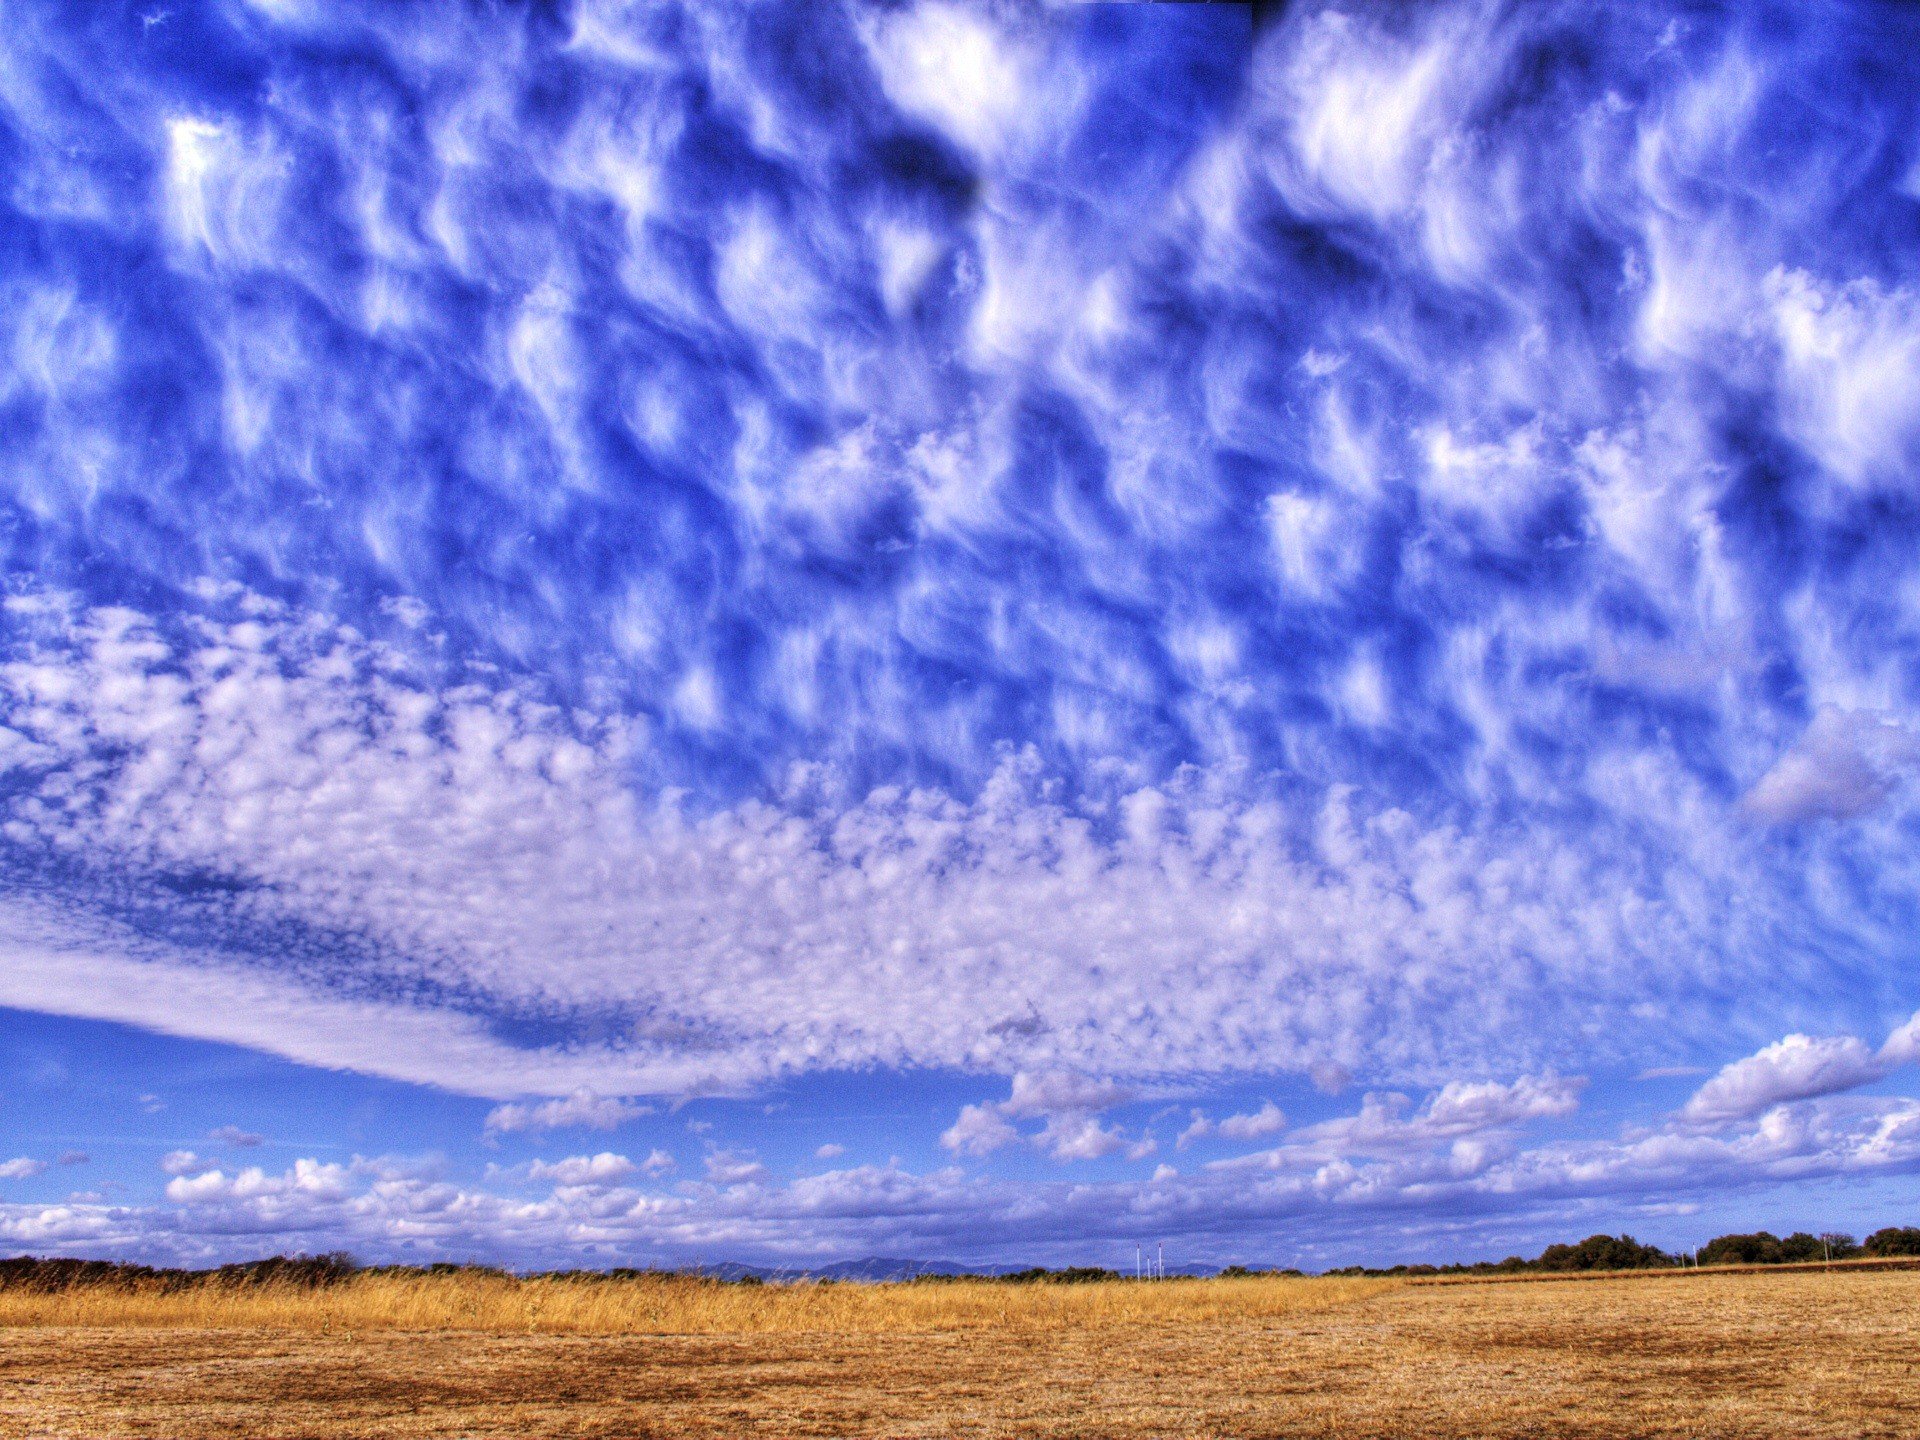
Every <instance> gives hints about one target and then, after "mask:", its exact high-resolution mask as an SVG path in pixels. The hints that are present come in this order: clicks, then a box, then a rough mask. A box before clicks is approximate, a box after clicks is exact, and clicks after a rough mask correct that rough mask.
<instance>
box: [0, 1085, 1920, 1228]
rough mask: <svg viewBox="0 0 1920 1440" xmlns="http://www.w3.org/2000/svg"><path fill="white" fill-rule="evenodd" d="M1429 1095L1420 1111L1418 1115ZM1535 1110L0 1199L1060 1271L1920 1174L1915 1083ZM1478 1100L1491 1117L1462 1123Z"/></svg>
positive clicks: (178, 1222)
mask: <svg viewBox="0 0 1920 1440" xmlns="http://www.w3.org/2000/svg"><path fill="white" fill-rule="evenodd" d="M1432 1098H1433V1097H1429V1103H1428V1104H1425V1105H1423V1106H1422V1107H1420V1112H1419V1113H1422V1114H1427V1115H1431V1113H1432V1110H1433V1108H1434V1107H1433V1105H1432V1103H1431V1101H1432ZM1396 1108H1398V1109H1399V1110H1400V1112H1401V1113H1400V1119H1399V1120H1398V1121H1397V1122H1391V1123H1398V1124H1400V1125H1401V1126H1402V1127H1403V1129H1402V1133H1401V1134H1400V1135H1399V1136H1397V1137H1395V1140H1394V1143H1393V1144H1391V1145H1390V1146H1383V1145H1381V1144H1380V1143H1379V1142H1378V1138H1377V1137H1378V1135H1379V1133H1380V1131H1381V1129H1382V1128H1383V1125H1384V1124H1386V1123H1389V1121H1383V1120H1382V1118H1381V1117H1382V1115H1383V1114H1386V1115H1388V1116H1389V1117H1390V1116H1391V1113H1392V1112H1393V1111H1394V1110H1395V1109H1396ZM1530 1109H1538V1104H1537V1103H1534V1102H1516V1103H1515V1104H1512V1105H1508V1106H1506V1107H1497V1106H1495V1107H1489V1106H1485V1105H1479V1106H1474V1107H1470V1109H1469V1110H1468V1111H1460V1112H1456V1113H1455V1115H1454V1116H1453V1118H1451V1119H1447V1120H1443V1121H1435V1122H1433V1123H1431V1124H1429V1125H1427V1126H1426V1127H1425V1128H1424V1131H1423V1132H1422V1133H1421V1134H1420V1135H1419V1136H1418V1139H1417V1143H1415V1142H1414V1140H1413V1139H1411V1138H1410V1136H1409V1134H1408V1133H1407V1131H1406V1129H1405V1127H1406V1126H1407V1125H1408V1124H1409V1123H1410V1121H1411V1119H1412V1117H1410V1116H1408V1115H1407V1114H1406V1107H1395V1106H1394V1105H1392V1104H1390V1103H1383V1102H1381V1101H1380V1100H1379V1099H1378V1097H1374V1098H1370V1099H1369V1100H1368V1101H1367V1102H1366V1103H1364V1104H1363V1106H1362V1109H1361V1111H1360V1112H1359V1114H1358V1115H1357V1116H1353V1117H1348V1120H1347V1121H1346V1122H1344V1123H1345V1124H1346V1126H1347V1132H1346V1133H1348V1134H1350V1135H1351V1136H1352V1137H1353V1143H1351V1144H1346V1143H1341V1142H1340V1141H1339V1140H1338V1138H1337V1132H1336V1130H1335V1129H1333V1128H1327V1129H1322V1130H1320V1131H1319V1139H1320V1141H1321V1143H1320V1144H1319V1145H1318V1146H1317V1147H1316V1148H1315V1150H1314V1152H1313V1153H1308V1152H1307V1151H1306V1150H1299V1151H1295V1152H1294V1153H1293V1154H1292V1156H1291V1157H1290V1158H1289V1159H1288V1160H1287V1161H1286V1162H1285V1163H1272V1164H1259V1165H1246V1164H1241V1165H1225V1166H1222V1165H1214V1166H1208V1167H1204V1168H1202V1169H1201V1170H1199V1171H1197V1172H1195V1173H1193V1174H1191V1175H1182V1174H1180V1173H1179V1172H1177V1171H1176V1170H1175V1169H1174V1168H1173V1167H1171V1166H1167V1165H1161V1166H1159V1167H1158V1168H1157V1169H1156V1170H1155V1171H1154V1173H1153V1175H1152V1177H1151V1178H1142V1179H1131V1180H1118V1181H1104V1182H1095V1183H1089V1182H1085V1181H1076V1182H1072V1183H1067V1182H1047V1181H1038V1182H1036V1181H1018V1180H993V1179H986V1178H982V1177H979V1176H974V1175H969V1174H967V1173H965V1172H964V1171H962V1170H959V1169H944V1170H934V1171H930V1172H927V1173H915V1172H912V1171H909V1170H905V1169H902V1168H900V1167H899V1166H898V1165H897V1164H889V1165H885V1166H873V1165H861V1166H853V1167H849V1168H846V1169H840V1170H834V1171H830V1172H827V1173H825V1174H820V1175H811V1176H805V1177H802V1178H799V1179H795V1180H792V1181H788V1182H784V1183H781V1182H775V1181H774V1180H773V1179H772V1178H771V1177H770V1176H768V1174H767V1173H766V1172H765V1170H764V1169H763V1168H762V1167H760V1166H758V1165H757V1164H756V1163H755V1162H753V1161H752V1160H751V1158H750V1157H746V1156H743V1155H740V1154H737V1153H730V1152H723V1151H715V1152H713V1153H712V1154H711V1155H710V1156H709V1163H708V1171H709V1173H708V1174H707V1176H706V1177H705V1178H704V1179H700V1180H685V1181H680V1182H678V1183H675V1184H672V1185H671V1186H670V1187H669V1188H659V1187H658V1186H656V1185H648V1184H645V1183H634V1182H637V1181H641V1180H642V1176H641V1174H640V1173H639V1172H642V1171H644V1170H645V1169H646V1168H647V1167H645V1166H639V1167H636V1166H633V1165H632V1164H631V1162H626V1161H624V1160H623V1159H622V1157H619V1156H605V1155H602V1156H575V1157H570V1158H569V1159H567V1160H563V1161H560V1162H556V1163H554V1164H552V1165H547V1166H545V1167H544V1168H543V1169H542V1170H541V1172H540V1174H539V1176H538V1177H537V1178H539V1179H542V1180H551V1181H553V1182H554V1186H553V1189H552V1190H551V1192H550V1193H549V1194H548V1195H546V1196H545V1197H544V1198H542V1199H539V1200H532V1201H529V1200H527V1199H525V1198H521V1197H520V1196H516V1195H513V1194H510V1193H501V1192H500V1191H499V1190H496V1189H494V1188H489V1187H488V1186H487V1185H485V1184H470V1183H461V1182H456V1181H453V1180H449V1179H447V1178H445V1177H444V1176H442V1175H440V1174H436V1173H432V1172H428V1171H423V1170H422V1169H421V1168H420V1167H418V1166H415V1165H411V1164H407V1163H401V1162H395V1161H392V1160H382V1159H364V1158H356V1159H354V1160H352V1161H351V1162H349V1163H347V1164H344V1165H339V1164H326V1163H322V1162H319V1161H316V1160H311V1159H301V1160H299V1161H297V1162H296V1163H295V1164H294V1165H293V1166H291V1167H290V1168H288V1169H287V1170H285V1171H283V1172H278V1173H272V1172H268V1171H265V1170H262V1169H258V1168H250V1169H246V1170H243V1171H241V1172H240V1173H239V1174H237V1175H228V1174H226V1173H224V1172H222V1171H219V1170H211V1171H204V1172H201V1173H200V1174H199V1175H196V1176H191V1177H177V1178H175V1179H174V1180H173V1181H171V1182H170V1183H169V1186H168V1190H167V1194H166V1196H165V1198H164V1201H163V1202H156V1203H139V1204H125V1203H122V1204H106V1203H102V1202H98V1201H76V1200H70V1201H68V1202H66V1203H63V1204H59V1205H33V1204H24V1203H17V1202H8V1203H5V1204H0V1239H4V1240H5V1241H6V1243H8V1244H11V1245H18V1246H23V1247H27V1248H32V1249H59V1250H61V1251H63V1252H64V1253H76V1254H106V1255H111V1254H125V1253H128V1252H129V1251H138V1252H139V1253H146V1254H153V1255H156V1256H166V1257H170V1258H175V1259H181V1260H190V1261H201V1262H205V1261H208V1260H215V1259H227V1258H234V1257H235V1256H236V1255H239V1254H242V1253H258V1251H259V1249H261V1248H263V1247H270V1248H274V1249H280V1250H295V1249H306V1250H309V1251H317V1250H331V1249H341V1248H345V1249H351V1250H352V1251H354V1252H355V1253H356V1254H360V1255H363V1256H366V1257H367V1258H370V1259H383V1260H384V1259H398V1258H412V1259H415V1260H423V1259H433V1258H460V1259H472V1258H475V1257H485V1258H489V1259H492V1260H495V1261H498V1262H501V1263H509V1264H519V1265H541V1264H554V1263H568V1264H578V1263H581V1262H582V1261H583V1260H584V1261H586V1262H587V1263H601V1264H607V1265H615V1264H653V1265H676V1264H690V1263H695V1262H701V1261H711V1259H712V1258H713V1256H715V1255H716V1254H725V1255H728V1256H733V1257H738V1258H741V1259H747V1260H753V1261H759V1262H765V1263H776V1264H783V1263H784V1264H804V1263H811V1262H820V1261H827V1260H834V1259H842V1258H847V1257H850V1256H855V1255H866V1254H904V1255H916V1254H917V1255H940V1256H952V1257H954V1258H957V1259H963V1260H982V1261H1002V1262H1004V1261H1008V1260H1013V1261H1022V1262H1032V1261H1042V1262H1046V1263H1054V1264H1062V1263H1074V1262H1080V1263H1084V1262H1086V1261H1088V1260H1089V1259H1097V1258H1102V1257H1103V1256H1104V1255H1105V1254H1106V1253H1107V1251H1106V1250H1103V1249H1102V1248H1101V1247H1103V1246H1110V1247H1116V1248H1117V1247H1119V1246H1121V1245H1124V1244H1126V1243H1127V1242H1130V1241H1132V1240H1136V1239H1138V1240H1165V1241H1167V1242H1168V1244H1169V1246H1170V1248H1171V1247H1173V1246H1178V1247H1179V1253H1180V1254H1181V1255H1182V1257H1183V1258H1185V1259H1188V1260H1192V1261H1197V1262H1199V1263H1214V1264H1220V1263H1225V1262H1226V1261H1228V1260H1234V1259H1240V1260H1244V1259H1246V1258H1247V1257H1248V1256H1249V1255H1253V1256H1256V1257H1266V1258H1270V1259H1272V1260H1274V1261H1290V1262H1294V1263H1305V1264H1338V1263H1346V1262H1348V1261H1351V1260H1354V1259H1358V1258H1368V1257H1374V1258H1377V1257H1378V1256H1379V1255H1380V1254H1381V1253H1382V1252H1383V1251H1386V1252H1387V1253H1392V1252H1395V1251H1404V1250H1405V1249H1406V1248H1407V1247H1408V1246H1410V1245H1411V1246H1421V1247H1425V1246H1426V1245H1427V1244H1429V1243H1436V1244H1442V1245H1444V1247H1446V1250H1447V1253H1449V1254H1453V1255H1459V1254H1464V1253H1473V1251H1474V1247H1476V1246H1480V1247H1482V1249H1483V1251H1484V1252H1485V1253H1499V1252H1498V1251H1497V1250H1495V1249H1493V1247H1494V1246H1495V1245H1499V1244H1507V1243H1508V1241H1507V1239H1506V1238H1505V1237H1509V1236H1511V1235H1512V1234H1513V1233H1515V1231H1516V1229H1520V1230H1529V1231H1530V1232H1532V1233H1537V1234H1541V1235H1543V1236H1549V1237H1550V1236H1551V1235H1552V1234H1555V1233H1563V1231H1564V1225H1565V1223H1566V1217H1567V1215H1568V1214H1569V1213H1570V1212H1569V1207H1573V1209H1574V1211H1575V1212H1581V1211H1582V1210H1583V1208H1584V1210H1591V1209H1592V1208H1593V1207H1594V1206H1596V1205H1605V1206H1612V1207H1616V1208H1617V1207H1618V1206H1619V1205H1621V1204H1628V1205H1634V1206H1654V1207H1667V1211H1668V1212H1669V1213H1670V1212H1671V1210H1672V1207H1675V1206H1683V1207H1684V1206H1686V1205H1690V1204H1692V1203H1695V1202H1697V1201H1698V1200H1699V1199H1700V1198H1701V1197H1702V1196H1704V1195H1708V1194H1710V1193H1712V1192H1714V1191H1717V1190H1723V1189H1726V1188H1728V1187H1741V1188H1743V1189H1760V1190H1765V1189H1768V1188H1770V1187H1778V1186H1781V1185H1787V1184H1792V1183H1796V1182H1803V1181H1808V1180H1815V1179H1823V1178H1827V1179H1831V1178H1847V1179H1856V1180H1864V1179H1870V1178H1875V1177H1890V1176H1899V1175H1908V1174H1912V1173H1913V1172H1914V1171H1915V1170H1916V1168H1920V1103H1916V1102H1915V1101H1913V1100H1910V1099H1860V1098H1855V1097H1847V1096H1827V1097H1824V1098H1811V1099H1804V1100H1800V1101H1795V1102H1791V1103H1784V1104H1779V1105H1775V1106H1774V1107H1772V1108H1771V1109H1769V1110H1767V1111H1766V1112H1765V1113H1764V1114H1762V1115H1760V1116H1759V1117H1757V1118H1752V1119H1749V1120H1746V1121H1739V1122H1731V1123H1728V1124H1726V1125H1724V1126H1721V1127H1719V1128H1718V1129H1716V1130H1713V1131H1711V1132H1708V1131H1704V1130H1702V1129H1700V1128H1699V1127H1697V1126H1694V1125H1691V1124H1690V1123H1687V1122H1686V1121H1685V1120H1684V1119H1683V1118H1681V1117H1680V1116H1676V1117H1674V1118H1673V1119H1672V1120H1671V1121H1670V1122H1669V1123H1667V1124H1664V1125H1660V1126H1657V1127H1654V1128H1651V1129H1645V1128H1642V1129H1636V1130H1630V1131H1628V1132H1627V1133H1624V1134H1622V1135H1621V1136H1619V1137H1618V1138H1614V1139H1601V1140H1549V1141H1545V1142H1542V1143H1535V1144H1531V1145H1522V1144H1519V1143H1517V1140H1516V1136H1515V1133H1514V1132H1515V1128H1516V1127H1515V1126H1514V1125H1511V1124H1509V1125H1504V1126H1503V1125H1499V1124H1494V1122H1495V1121H1496V1119H1497V1117H1499V1116H1512V1115H1514V1114H1516V1113H1519V1112H1522V1111H1527V1110H1530ZM1469 1113H1470V1114H1472V1115H1473V1116H1475V1117H1477V1118H1478V1120H1480V1121H1483V1122H1487V1123H1489V1124H1490V1125H1492V1128H1487V1129H1480V1130H1473V1131H1468V1130H1463V1129H1462V1128H1461V1127H1462V1126H1463V1125H1464V1124H1466V1123H1467V1115H1468V1114H1469ZM1336 1123H1338V1122H1336ZM1276 1153H1279V1152H1276ZM525 1174H527V1172H512V1173H509V1174H507V1175H506V1178H509V1179H514V1178H518V1177H519V1176H521V1175H525ZM575 1180H577V1181H578V1182H579V1183H572V1182H573V1181H575ZM1556 1227H1560V1228H1556ZM1483 1231H1484V1232H1485V1238H1483ZM1496 1232H1497V1234H1498V1236H1499V1237H1500V1238H1497V1239H1496V1238H1492V1237H1493V1236H1494V1235H1495V1233H1496ZM1303 1237H1304V1238H1303ZM1423 1237H1424V1238H1423ZM1668 1243H1673V1242H1672V1241H1669V1242H1668Z"/></svg>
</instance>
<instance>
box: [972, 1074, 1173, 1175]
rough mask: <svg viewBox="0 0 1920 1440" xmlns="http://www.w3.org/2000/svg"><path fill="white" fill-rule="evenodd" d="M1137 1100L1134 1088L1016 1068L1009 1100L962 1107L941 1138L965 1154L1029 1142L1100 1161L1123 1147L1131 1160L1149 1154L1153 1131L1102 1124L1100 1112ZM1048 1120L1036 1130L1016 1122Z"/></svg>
mask: <svg viewBox="0 0 1920 1440" xmlns="http://www.w3.org/2000/svg"><path fill="white" fill-rule="evenodd" d="M1135 1098H1137V1092H1136V1091H1134V1090H1133V1089H1131V1088H1129V1087H1127V1086H1124V1085H1119V1084H1116V1083H1114V1082H1113V1081H1110V1080H1101V1079H1097V1078H1095V1077H1092V1076H1088V1075H1083V1074H1077V1073H1074V1072H1071V1071H1040V1072H1029V1071H1024V1070H1023V1071H1018V1072H1016V1073H1015V1074H1014V1077H1013V1080H1012V1083H1011V1086H1010V1093H1009V1095H1008V1097H1007V1098H1006V1099H1005V1100H1001V1101H997V1102H991V1103H986V1104H978V1105H967V1106H964V1107H962V1109H961V1111H960V1115H959V1118H958V1119H956V1120H955V1121H954V1122H953V1124H952V1125H951V1126H949V1127H948V1128H947V1130H946V1131H945V1132H944V1133H943V1134H942V1135H941V1136H940V1143H941V1144H942V1145H943V1146H945V1147H946V1148H947V1149H949V1150H952V1151H955V1152H957V1153H959V1154H964V1155H988V1154H991V1153H992V1152H993V1151H995V1150H999V1149H1003V1148H1005V1147H1006V1146H1009V1145H1016V1144H1021V1143H1027V1144H1031V1145H1033V1146H1034V1147H1035V1148H1037V1149H1039V1150H1040V1151H1042V1152H1043V1153H1044V1154H1046V1155H1048V1156H1050V1157H1051V1158H1053V1159H1055V1160H1059V1161H1070V1160H1099V1159H1103V1158H1104V1157H1106V1156H1108V1155H1112V1154H1115V1153H1116V1152H1121V1151H1124V1152H1125V1154H1126V1157H1127V1158H1128V1159H1129V1160H1140V1159H1144V1158H1145V1157H1146V1156H1148V1155H1151V1154H1152V1153H1153V1152H1154V1150H1155V1148H1156V1142H1155V1140H1154V1138H1153V1137H1152V1136H1151V1135H1139V1136H1129V1135H1128V1134H1127V1133H1126V1132H1125V1131H1123V1130H1120V1129H1118V1128H1116V1127H1113V1126H1108V1125H1103V1124H1102V1123H1101V1122H1100V1118H1099V1117H1100V1114H1101V1112H1103V1111H1106V1110H1111V1109H1113V1108H1114V1107H1115V1106H1118V1105H1125V1104H1127V1103H1129V1102H1130V1101H1132V1100H1134V1099H1135ZM1035 1118H1044V1119H1045V1121H1046V1124H1044V1125H1043V1126H1041V1128H1040V1129H1039V1130H1037V1131H1034V1132H1032V1133H1024V1132H1022V1131H1021V1130H1020V1129H1019V1127H1018V1126H1016V1125H1015V1124H1014V1123H1013V1121H1015V1120H1031V1119H1035Z"/></svg>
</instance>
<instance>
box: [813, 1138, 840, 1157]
mask: <svg viewBox="0 0 1920 1440" xmlns="http://www.w3.org/2000/svg"><path fill="white" fill-rule="evenodd" d="M846 1153H847V1147H846V1146H844V1145H841V1144H838V1143H837V1142H834V1141H828V1142H827V1143H826V1144H825V1145H822V1146H821V1147H820V1148H819V1149H817V1150H815V1151H814V1152H813V1154H814V1158H815V1159H817V1160H838V1159H839V1158H840V1157H841V1156H842V1155H844V1154H846Z"/></svg>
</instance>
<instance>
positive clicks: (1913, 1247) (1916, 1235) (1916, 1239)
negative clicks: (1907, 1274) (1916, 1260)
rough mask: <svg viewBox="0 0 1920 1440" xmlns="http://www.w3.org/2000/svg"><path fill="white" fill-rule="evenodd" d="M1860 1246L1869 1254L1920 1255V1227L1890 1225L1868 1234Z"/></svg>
mask: <svg viewBox="0 0 1920 1440" xmlns="http://www.w3.org/2000/svg"><path fill="white" fill-rule="evenodd" d="M1860 1248H1861V1249H1863V1250H1865V1251H1866V1252H1867V1254H1869V1255H1920V1227H1915V1226H1912V1225H1889V1226H1887V1227H1886V1228H1885V1229H1884V1230H1876V1231H1874V1232H1873V1234H1871V1235H1869V1236H1867V1241H1866V1244H1864V1245H1863V1246H1861V1247H1860Z"/></svg>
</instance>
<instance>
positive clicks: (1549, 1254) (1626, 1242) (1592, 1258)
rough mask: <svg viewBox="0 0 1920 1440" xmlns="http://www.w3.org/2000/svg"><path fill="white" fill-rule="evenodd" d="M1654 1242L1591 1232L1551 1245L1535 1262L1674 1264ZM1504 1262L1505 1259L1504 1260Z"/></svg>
mask: <svg viewBox="0 0 1920 1440" xmlns="http://www.w3.org/2000/svg"><path fill="white" fill-rule="evenodd" d="M1675 1263H1676V1262H1675V1260H1674V1258H1673V1256H1671V1255H1669V1254H1667V1252H1666V1251H1664V1250H1662V1249H1660V1248H1659V1247H1658V1246H1655V1245H1642V1244H1641V1243H1640V1242H1639V1241H1638V1240H1635V1239H1634V1238H1633V1237H1632V1236H1631V1235H1589V1236H1588V1237H1587V1238H1586V1239H1584V1240H1582V1241H1581V1242H1580V1243H1579V1244H1578V1245H1549V1246H1548V1247H1547V1248H1546V1249H1545V1250H1543V1251H1542V1252H1541V1254H1540V1258H1539V1259H1538V1260H1536V1261H1534V1262H1533V1266H1532V1268H1534V1269H1538V1270H1657V1269H1664V1268H1666V1267H1667V1266H1670V1265H1673V1264H1675ZM1502 1265H1503V1266H1504V1265H1505V1262H1504V1261H1503V1262H1502Z"/></svg>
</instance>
